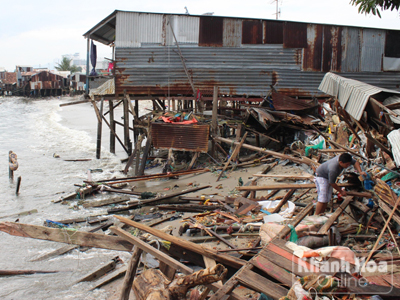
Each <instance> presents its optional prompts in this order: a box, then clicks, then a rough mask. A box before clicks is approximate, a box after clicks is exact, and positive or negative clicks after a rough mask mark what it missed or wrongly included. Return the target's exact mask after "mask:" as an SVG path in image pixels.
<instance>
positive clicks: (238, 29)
mask: <svg viewBox="0 0 400 300" xmlns="http://www.w3.org/2000/svg"><path fill="white" fill-rule="evenodd" d="M223 30H224V32H223V36H222V38H223V43H222V45H223V47H240V45H241V44H242V20H238V19H228V18H224V28H223Z"/></svg>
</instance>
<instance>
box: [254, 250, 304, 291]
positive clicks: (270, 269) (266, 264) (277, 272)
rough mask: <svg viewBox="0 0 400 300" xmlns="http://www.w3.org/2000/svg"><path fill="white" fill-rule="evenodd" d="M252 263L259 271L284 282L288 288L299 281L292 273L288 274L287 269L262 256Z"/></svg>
mask: <svg viewBox="0 0 400 300" xmlns="http://www.w3.org/2000/svg"><path fill="white" fill-rule="evenodd" d="M251 263H252V264H253V265H254V266H255V267H257V268H258V269H260V270H262V271H264V272H265V273H266V274H268V275H269V276H271V277H273V278H275V279H276V280H278V281H279V282H282V283H283V284H285V285H287V286H288V287H291V286H292V285H293V283H294V282H295V281H296V279H297V278H296V276H294V275H293V274H292V273H289V272H287V271H286V270H285V269H283V268H282V267H280V266H278V265H277V264H275V263H273V262H272V261H271V260H269V259H268V258H265V257H264V256H262V255H259V256H257V257H256V258H255V259H254V260H252V261H251Z"/></svg>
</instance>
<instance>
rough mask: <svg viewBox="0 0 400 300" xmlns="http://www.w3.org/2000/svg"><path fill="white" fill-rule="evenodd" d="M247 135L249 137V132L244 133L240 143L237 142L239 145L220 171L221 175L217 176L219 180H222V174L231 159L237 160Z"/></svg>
mask: <svg viewBox="0 0 400 300" xmlns="http://www.w3.org/2000/svg"><path fill="white" fill-rule="evenodd" d="M246 137H247V132H246V133H245V134H244V136H243V138H242V140H241V141H240V143H239V144H237V145H236V146H235V150H233V153H232V155H231V156H230V157H229V159H228V161H227V162H226V163H225V165H224V167H223V169H222V170H221V173H219V176H218V178H217V181H219V180H220V178H221V176H222V174H224V172H225V170H226V168H227V167H228V166H229V164H230V163H231V161H232V160H235V159H236V157H237V156H238V154H239V152H240V149H241V148H242V145H243V143H244V141H245V140H246Z"/></svg>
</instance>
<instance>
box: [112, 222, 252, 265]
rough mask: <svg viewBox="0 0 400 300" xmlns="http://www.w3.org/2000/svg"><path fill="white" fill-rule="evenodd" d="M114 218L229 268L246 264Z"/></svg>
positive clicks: (225, 255) (153, 229) (159, 232)
mask: <svg viewBox="0 0 400 300" xmlns="http://www.w3.org/2000/svg"><path fill="white" fill-rule="evenodd" d="M114 217H115V218H117V219H118V220H120V221H121V222H122V223H125V224H127V225H129V226H132V227H135V228H138V229H140V230H143V231H145V232H148V233H150V234H152V235H154V236H156V237H159V238H161V239H164V240H166V241H169V242H171V243H176V244H177V245H178V246H180V247H182V248H185V249H188V250H191V251H193V252H196V253H198V254H200V255H206V256H207V257H210V258H213V259H215V260H216V261H218V262H221V263H222V264H226V265H228V266H231V267H234V268H237V269H239V268H240V267H242V266H243V265H244V264H245V261H243V260H241V259H238V258H236V257H233V256H231V255H227V254H218V252H217V251H216V250H214V249H206V248H204V247H202V246H200V245H197V244H195V243H191V242H188V241H186V240H184V239H181V238H178V237H175V236H172V235H169V234H166V233H165V232H162V231H160V230H158V229H155V228H151V227H148V226H146V225H143V224H141V223H137V222H135V221H132V220H129V219H127V218H124V217H121V216H118V215H115V216H114Z"/></svg>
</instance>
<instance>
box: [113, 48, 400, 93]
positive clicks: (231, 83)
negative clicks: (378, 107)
mask: <svg viewBox="0 0 400 300" xmlns="http://www.w3.org/2000/svg"><path fill="white" fill-rule="evenodd" d="M181 50H182V54H183V56H184V58H185V63H186V66H187V68H188V69H189V70H190V72H191V74H192V80H193V82H194V85H195V87H196V88H199V89H200V90H201V91H204V90H212V89H213V86H214V85H218V86H219V88H220V92H221V93H222V94H227V95H249V96H266V95H267V93H268V92H269V90H270V85H274V84H277V85H276V89H277V90H278V91H279V92H282V93H284V94H286V95H292V96H312V95H320V94H321V92H320V91H318V86H319V84H320V82H321V80H322V78H323V76H324V75H325V72H303V71H302V70H301V65H299V64H298V62H297V57H298V49H285V48H283V47H282V45H260V46H257V47H255V46H253V47H251V48H224V47H182V48H181ZM115 55H116V60H117V62H116V89H117V91H116V92H117V94H122V93H123V90H124V89H126V90H127V92H129V93H131V94H137V95H163V96H168V95H178V94H180V95H191V94H192V89H191V87H190V84H189V81H188V79H187V77H186V75H185V72H184V70H183V67H182V62H181V60H180V58H179V55H178V54H177V51H176V47H148V48H134V49H132V48H117V49H116V52H115ZM341 75H342V76H345V77H351V78H354V79H356V80H360V81H364V82H366V83H370V84H372V85H377V86H381V87H386V88H391V89H393V88H395V87H396V85H398V84H399V82H400V76H399V75H398V74H396V75H395V76H394V74H393V73H341Z"/></svg>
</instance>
